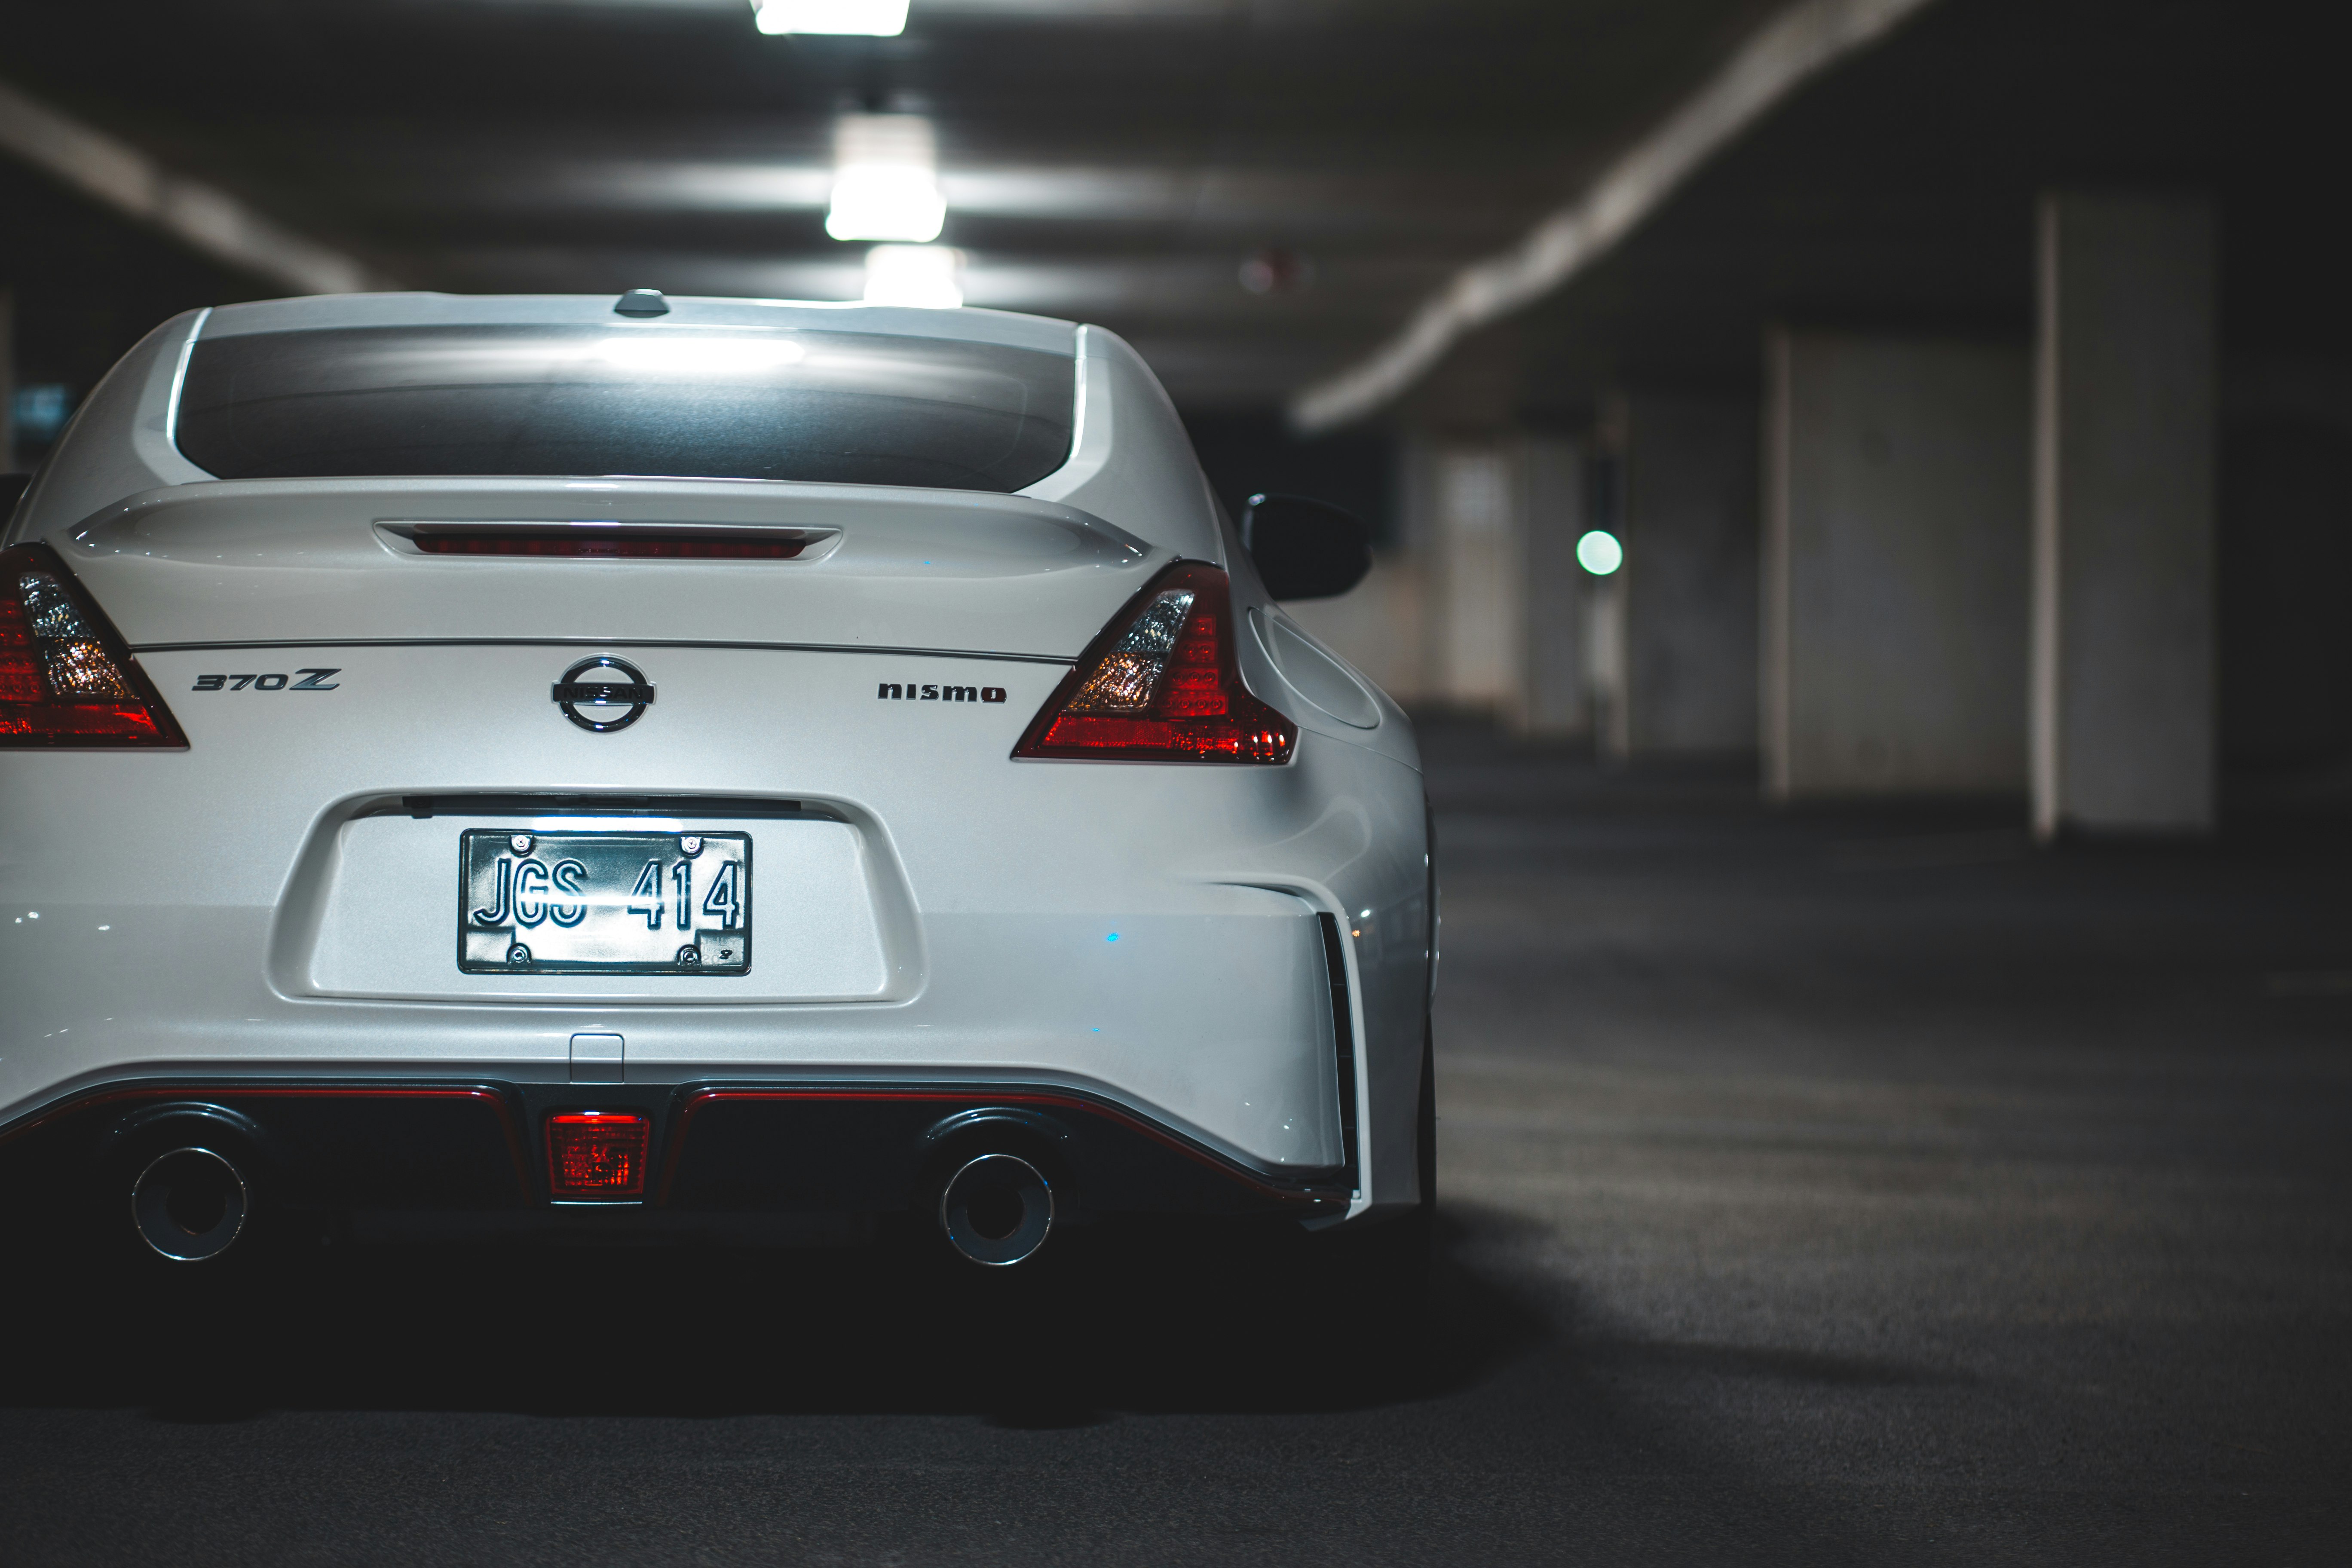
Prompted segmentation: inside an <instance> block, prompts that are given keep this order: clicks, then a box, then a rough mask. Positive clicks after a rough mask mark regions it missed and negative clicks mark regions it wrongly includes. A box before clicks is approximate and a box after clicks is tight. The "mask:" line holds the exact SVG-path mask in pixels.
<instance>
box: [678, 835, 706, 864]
mask: <svg viewBox="0 0 2352 1568" xmlns="http://www.w3.org/2000/svg"><path fill="white" fill-rule="evenodd" d="M677 852H678V853H679V854H681V855H683V856H686V857H687V858H688V859H691V858H694V857H695V856H697V855H699V854H701V853H702V839H701V837H699V836H698V835H696V834H692V833H689V834H688V835H687V836H686V837H683V838H681V839H679V840H678V841H677Z"/></svg>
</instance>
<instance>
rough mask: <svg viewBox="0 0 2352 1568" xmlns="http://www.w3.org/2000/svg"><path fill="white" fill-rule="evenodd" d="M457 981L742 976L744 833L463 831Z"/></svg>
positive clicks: (747, 902)
mask: <svg viewBox="0 0 2352 1568" xmlns="http://www.w3.org/2000/svg"><path fill="white" fill-rule="evenodd" d="M457 967H458V968H459V969H460V970H462V971H464V972H465V973H467V974H702V975H734V974H748V973H751V835H749V834H746V833H688V832H677V833H650V832H611V833H607V832H587V831H583V832H539V831H536V830H534V831H529V832H525V831H509V830H507V829H501V828H485V827H476V828H468V829H467V830H466V831H465V832H464V834H462V835H461V836H460V837H459V839H458V846H457Z"/></svg>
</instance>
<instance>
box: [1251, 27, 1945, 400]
mask: <svg viewBox="0 0 2352 1568" xmlns="http://www.w3.org/2000/svg"><path fill="white" fill-rule="evenodd" d="M1933 3H1934V0H1798V3H1797V4H1795V5H1790V6H1789V7H1788V8H1787V9H1786V10H1784V11H1782V12H1781V13H1780V15H1779V16H1775V17H1773V18H1772V20H1770V21H1769V22H1767V23H1766V24H1765V25H1764V26H1762V27H1760V28H1759V29H1758V30H1757V32H1756V33H1755V34H1754V35H1753V36H1752V37H1749V38H1748V42H1747V43H1746V44H1744V45H1742V46H1741V47H1740V48H1739V51H1738V53H1737V54H1735V55H1733V56H1732V58H1730V60H1729V61H1728V62H1727V63H1726V64H1725V66H1724V67H1723V68H1722V69H1721V70H1719V71H1717V73H1716V74H1715V76H1714V77H1713V78H1712V79H1709V80H1708V81H1707V83H1706V86H1704V87H1702V88H1700V89H1698V91H1696V93H1694V94H1692V95H1691V96H1690V97H1689V98H1688V99H1686V100H1684V102H1683V103H1682V104H1681V106H1680V107H1678V108H1676V109H1675V110H1674V112H1673V113H1671V114H1669V115H1668V116H1667V117H1666V119H1665V121H1664V122H1663V123H1661V124H1660V125H1659V126H1658V127H1657V128H1656V129H1655V130H1654V131H1652V132H1650V134H1649V135H1647V136H1645V137H1643V139H1642V140H1641V141H1639V142H1635V143H1634V144H1633V146H1632V147H1631V148H1629V149H1628V150H1627V151H1626V152H1625V153H1623V154H1622V156H1620V157H1619V158H1618V159H1617V160H1616V162H1615V163H1612V164H1611V165H1610V166H1609V167H1608V168H1607V169H1606V170H1605V171H1604V172H1603V173H1602V174H1601V177H1600V178H1599V179H1598V180H1597V181H1595V182H1594V183H1593V184H1591V186H1589V187H1588V188H1587V189H1586V190H1585V191H1584V193H1583V194H1582V195H1580V196H1578V197H1577V199H1576V200H1574V201H1572V202H1570V204H1569V205H1566V206H1564V207H1561V208H1559V210H1558V211H1556V212H1554V213H1552V214H1551V216H1549V217H1546V218H1545V219H1544V220H1543V221H1542V222H1541V223H1538V225H1536V226H1535V227H1534V229H1533V230H1531V231H1530V232H1529V233H1528V236H1527V237H1526V238H1524V239H1522V240H1520V241H1519V242H1518V243H1517V245H1515V246H1513V247H1511V248H1510V249H1508V250H1507V251H1504V252H1503V253H1502V254H1500V255H1499V256H1493V257H1489V258H1486V260H1484V261H1480V262H1476V263H1474V264H1473V265H1471V266H1469V267H1465V268H1463V269H1462V270H1461V271H1459V272H1457V273H1455V274H1454V278H1453V280H1452V281H1451V282H1449V283H1448V284H1446V286H1445V287H1444V289H1441V290H1439V291H1438V292H1437V293H1436V294H1435V295H1433V297H1431V298H1430V299H1429V300H1425V301H1423V304H1422V305H1421V307H1420V308H1419V309H1418V310H1415V311H1414V312H1413V314H1412V318H1411V319H1410V320H1408V321H1406V323H1405V325H1404V329H1403V330H1402V331H1400V332H1398V333H1397V334H1396V335H1395V336H1394V337H1392V338H1391V339H1390V340H1389V341H1388V342H1385V343H1382V344H1381V346H1380V347H1379V348H1377V349H1375V350H1373V351H1372V353H1370V355H1368V356H1366V357H1365V358H1364V359H1361V360H1360V361H1358V362H1357V363H1354V364H1351V365H1349V366H1348V367H1347V368H1346V369H1344V370H1341V371H1339V373H1337V374H1333V375H1330V376H1328V377H1326V378H1325V379H1323V380H1321V381H1318V382H1315V383H1313V384H1310V385H1307V386H1305V387H1302V388H1301V389H1300V390H1299V391H1297V393H1294V394H1293V395H1291V398H1290V403H1289V409H1288V412H1289V416H1290V425H1291V428H1292V429H1294V430H1296V431H1297V433H1298V434H1300V435H1302V436H1319V435H1322V434H1323V433H1325V432H1326V431H1329V430H1335V429H1338V428H1339V426H1343V425H1349V424H1353V423H1354V422H1355V421H1357V420H1359V419H1362V418H1365V417H1366V416H1370V415H1371V414H1374V413H1376V412H1378V411H1379V410H1380V409H1381V407H1382V406H1383V405H1386V404H1388V403H1389V402H1391V401H1392V400H1393V399H1395V398H1396V397H1398V396H1400V395H1402V394H1403V393H1404V392H1405V391H1406V390H1407V389H1408V388H1409V387H1411V386H1412V384H1413V383H1414V382H1416V381H1419V380H1420V379H1421V378H1422V377H1423V375H1425V374H1428V372H1429V371H1430V370H1431V369H1432V368H1433V367H1434V366H1435V365H1436V363H1437V362H1438V361H1439V360H1441V359H1443V358H1444V357H1445V355H1446V353H1448V351H1450V350H1451V349H1452V348H1453V347H1454V345H1455V344H1456V343H1458V342H1461V341H1462V340H1463V339H1464V338H1465V337H1467V336H1469V335H1470V334H1471V333H1472V332H1474V331H1477V330H1478V329H1479V328H1481V327H1484V326H1487V325H1489V324H1490V323H1492V322H1495V321H1500V320H1501V319H1502V318H1503V317H1505V316H1507V315H1510V314H1512V313H1513V312H1515V311H1517V310H1524V309H1526V308H1527V307H1528V306H1529V305H1531V304H1533V303H1535V302H1536V301H1537V300H1540V299H1542V298H1543V297H1544V296H1545V295H1547V294H1549V293H1550V292H1552V291H1553V290H1554V289H1559V287H1561V286H1562V285H1563V284H1565V283H1567V282H1568V281H1569V280H1570V279H1572V278H1574V277H1575V276H1576V275H1577V274H1578V273H1580V272H1581V271H1583V270H1584V269H1585V268H1588V267H1590V266H1591V265H1592V264H1593V262H1595V261H1597V260H1599V259H1600V258H1601V257H1603V256H1605V255H1607V254H1608V253H1609V252H1610V251H1611V250H1612V249H1613V248H1614V247H1616V245H1617V244H1618V242H1619V241H1621V240H1622V239H1623V238H1624V237H1626V236H1627V235H1628V234H1630V233H1632V232H1633V229H1634V228H1635V227H1636V226H1639V225H1640V224H1641V223H1642V221H1643V219H1644V218H1646V217H1648V216H1650V215H1651V214H1652V213H1653V212H1655V211H1656V210H1657V209H1658V207H1659V206H1661V205H1664V202H1665V200H1666V198H1667V197H1668V196H1670V195H1673V194H1674V193H1675V190H1676V189H1677V188H1679V187H1680V186H1681V185H1682V184H1683V182H1685V180H1687V179H1689V178H1690V176H1691V175H1692V174H1696V172H1697V171H1698V170H1699V169H1700V168H1701V167H1703V166H1704V165H1705V164H1706V162H1707V161H1708V160H1709V159H1711V158H1712V157H1714V156H1715V154H1717V153H1719V152H1721V151H1723V149H1724V148H1726V147H1727V146H1729V145H1730V144H1731V143H1732V142H1736V141H1738V139H1739V137H1740V136H1741V135H1742V134H1743V133H1745V132H1747V131H1748V129H1749V127H1751V126H1753V125H1754V124H1755V123H1756V122H1757V121H1759V120H1761V119H1762V118H1763V117H1764V116H1765V115H1766V114H1767V113H1769V111H1770V110H1773V109H1774V108H1775V107H1777V106H1778V105H1779V104H1780V102H1781V101H1782V100H1785V99H1786V98H1788V97H1789V96H1790V94H1791V93H1792V92H1794V91H1795V90H1796V89H1798V88H1799V87H1801V85H1803V84H1804V82H1805V81H1807V80H1808V79H1811V77H1813V76H1815V75H1817V74H1819V73H1820V72H1822V71H1823V70H1826V69H1827V68H1830V67H1831V66H1833V65H1835V64H1837V63H1838V62H1839V61H1841V60H1843V59H1844V58H1846V57H1848V56H1850V55H1853V54H1854V53H1856V52H1858V51H1860V50H1862V49H1864V48H1867V47H1869V46H1871V45H1872V44H1874V43H1876V42H1877V41H1878V40H1879V39H1880V38H1881V37H1885V35H1886V33H1888V32H1889V31H1890V30H1892V29H1893V28H1894V27H1895V26H1897V25H1899V24H1901V23H1902V22H1904V21H1906V20H1907V19H1908V18H1909V17H1910V16H1912V15H1913V14H1914V13H1915V12H1918V11H1922V10H1925V9H1926V8H1927V6H1928V5H1931V4H1933Z"/></svg>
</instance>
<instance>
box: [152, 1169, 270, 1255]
mask: <svg viewBox="0 0 2352 1568" xmlns="http://www.w3.org/2000/svg"><path fill="white" fill-rule="evenodd" d="M252 1210H253V1190H252V1188H251V1187H250V1186H249V1185H248V1184H247V1182H246V1179H245V1173H244V1172H242V1171H240V1170H238V1169H237V1168H236V1164H235V1163H234V1162H232V1161H231V1160H230V1159H229V1158H228V1156H227V1155H226V1154H223V1153H221V1152H218V1151H216V1150H212V1149H205V1148H200V1147H196V1146H194V1145H191V1146H189V1147H186V1148H182V1149H173V1150H169V1151H167V1152H164V1153H162V1154H158V1155H157V1156H155V1158H154V1159H152V1160H151V1161H149V1162H148V1163H147V1165H146V1168H145V1169H143V1170H142V1171H141V1172H140V1173H139V1176H138V1179H137V1180H136V1181H134V1182H132V1183H131V1224H132V1225H133V1226H136V1227H137V1228H138V1231H139V1239H140V1240H142V1241H143V1242H145V1243H146V1244H147V1245H148V1246H149V1247H152V1248H153V1249H154V1250H155V1252H156V1253H157V1255H158V1256H160V1257H163V1258H170V1259H171V1260H172V1261H173V1262H174V1263H202V1262H204V1261H205V1259H206V1258H218V1257H219V1256H220V1255H221V1254H222V1253H224V1252H226V1251H227V1250H228V1249H229V1248H230V1247H233V1246H235V1245H236V1238H237V1237H240V1236H242V1235H244V1234H245V1222H246V1216H247V1215H249V1214H250V1213H252Z"/></svg>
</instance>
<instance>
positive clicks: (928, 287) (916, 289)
mask: <svg viewBox="0 0 2352 1568" xmlns="http://www.w3.org/2000/svg"><path fill="white" fill-rule="evenodd" d="M962 272H963V252H962V251H961V250H958V249H956V248H955V247H953V246H951V245H877V246H876V247H874V248H873V249H871V250H869V251H867V252H866V303H867V304H869V305H917V306H921V307H923V308H924V309H927V310H954V309H955V308H956V307H957V306H959V305H961V304H962V303H963V279H962Z"/></svg>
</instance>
